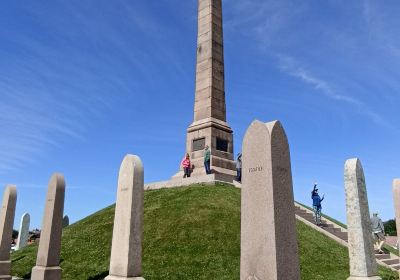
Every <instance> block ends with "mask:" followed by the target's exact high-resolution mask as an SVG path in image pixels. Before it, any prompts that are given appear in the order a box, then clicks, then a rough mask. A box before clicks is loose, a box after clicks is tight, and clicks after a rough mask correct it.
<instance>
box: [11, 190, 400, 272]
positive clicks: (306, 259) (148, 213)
mask: <svg viewBox="0 0 400 280" xmlns="http://www.w3.org/2000/svg"><path fill="white" fill-rule="evenodd" d="M113 219H114V206H110V207H108V208H105V209H103V210H101V211H99V212H97V213H95V214H93V215H91V216H89V217H87V218H85V219H83V220H81V221H79V222H77V223H75V224H73V225H71V226H69V227H67V228H66V229H65V230H64V232H63V239H62V253H61V267H62V269H63V277H62V278H63V279H71V280H72V279H73V280H78V279H82V280H83V279H85V280H86V279H91V280H94V279H103V278H104V277H105V276H107V275H108V273H107V271H108V265H109V256H110V247H111V236H112V227H113ZM144 221H145V226H144V242H143V248H144V252H143V274H144V277H145V279H146V280H153V279H163V280H165V279H171V280H172V279H185V280H187V279H196V280H197V279H226V280H232V279H239V260H240V190H239V189H236V188H233V187H231V186H229V185H217V186H215V187H214V186H213V187H210V186H201V185H199V186H195V187H187V188H177V189H168V190H166V189H164V190H157V191H147V192H145V217H144ZM297 234H298V240H299V250H300V259H301V260H300V261H301V276H302V279H303V280H317V279H321V280H322V279H323V280H328V279H332V280H338V279H340V280H341V279H346V278H347V277H348V271H349V267H348V253H347V249H346V248H344V247H342V246H340V245H338V244H337V243H336V242H334V241H332V240H330V239H329V238H327V237H326V236H324V235H322V234H320V233H318V232H316V231H315V230H313V229H311V228H309V227H308V226H306V225H304V224H303V223H301V222H298V223H297ZM36 252H37V246H28V247H27V248H25V249H24V250H21V251H19V252H16V253H13V254H12V271H13V275H18V276H20V277H25V278H28V277H29V275H30V270H31V268H32V267H33V266H34V264H35V258H36ZM380 275H381V276H382V278H383V279H384V280H391V279H398V276H397V273H393V272H391V271H389V270H387V269H380Z"/></svg>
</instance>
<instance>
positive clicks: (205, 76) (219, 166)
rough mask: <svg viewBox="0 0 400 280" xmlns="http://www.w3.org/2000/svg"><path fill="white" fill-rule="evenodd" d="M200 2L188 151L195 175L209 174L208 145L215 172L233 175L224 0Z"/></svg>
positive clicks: (212, 167) (234, 168)
mask: <svg viewBox="0 0 400 280" xmlns="http://www.w3.org/2000/svg"><path fill="white" fill-rule="evenodd" d="M198 3H199V6H198V35H197V64H196V91H195V102H194V120H193V123H192V124H191V125H190V126H189V128H188V129H187V137H186V152H187V153H189V154H190V158H191V162H192V165H193V166H194V169H193V172H192V176H201V175H205V174H206V173H205V169H204V159H203V154H204V148H205V146H208V147H209V148H210V152H211V170H212V172H213V173H216V174H226V175H232V176H234V175H235V170H236V167H235V162H234V158H233V135H232V129H231V128H230V126H229V125H228V123H227V122H226V104H225V74H224V47H223V32H222V0H199V2H198ZM182 175H183V173H182V174H181V173H178V174H176V175H175V176H174V177H180V176H182Z"/></svg>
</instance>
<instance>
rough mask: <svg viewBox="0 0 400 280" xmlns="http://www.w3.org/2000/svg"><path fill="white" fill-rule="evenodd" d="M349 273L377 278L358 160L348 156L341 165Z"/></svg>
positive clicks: (359, 278)
mask: <svg viewBox="0 0 400 280" xmlns="http://www.w3.org/2000/svg"><path fill="white" fill-rule="evenodd" d="M344 184H345V190H346V209H347V232H348V236H349V256H350V277H349V278H347V279H348V280H364V279H365V280H367V279H368V280H380V279H381V278H380V277H378V276H376V275H377V272H376V271H377V266H376V260H375V254H374V245H373V242H372V228H371V218H370V215H369V206H368V196H367V189H366V185H365V178H364V171H363V168H362V166H361V162H360V161H359V160H358V159H357V158H354V159H349V160H347V161H346V163H345V167H344Z"/></svg>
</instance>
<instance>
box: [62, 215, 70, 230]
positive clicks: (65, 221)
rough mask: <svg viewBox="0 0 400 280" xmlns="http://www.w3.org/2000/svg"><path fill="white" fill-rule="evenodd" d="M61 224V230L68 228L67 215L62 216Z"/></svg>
mask: <svg viewBox="0 0 400 280" xmlns="http://www.w3.org/2000/svg"><path fill="white" fill-rule="evenodd" d="M62 224H63V228H66V227H67V226H69V217H68V215H65V216H64V218H63V222H62Z"/></svg>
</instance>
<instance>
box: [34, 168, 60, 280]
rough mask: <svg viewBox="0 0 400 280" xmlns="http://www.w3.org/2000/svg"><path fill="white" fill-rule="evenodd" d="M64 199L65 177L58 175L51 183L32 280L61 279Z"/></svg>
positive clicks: (54, 176)
mask: <svg viewBox="0 0 400 280" xmlns="http://www.w3.org/2000/svg"><path fill="white" fill-rule="evenodd" d="M64 198H65V180H64V176H63V175H61V174H58V173H56V174H54V175H53V176H52V177H51V179H50V182H49V187H48V191H47V196H46V205H45V209H44V215H43V222H42V231H41V233H40V242H39V249H38V254H37V258H36V266H35V267H34V268H33V269H32V276H31V280H47V279H51V280H59V279H61V268H60V266H59V265H60V251H61V234H62V220H63V212H64Z"/></svg>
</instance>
